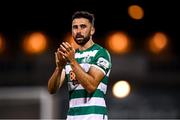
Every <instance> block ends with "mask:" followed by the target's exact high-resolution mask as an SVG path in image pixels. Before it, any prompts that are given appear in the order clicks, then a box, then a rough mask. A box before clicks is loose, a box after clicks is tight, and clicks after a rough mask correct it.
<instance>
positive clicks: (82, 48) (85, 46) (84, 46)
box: [79, 39, 94, 51]
mask: <svg viewBox="0 0 180 120" xmlns="http://www.w3.org/2000/svg"><path fill="white" fill-rule="evenodd" d="M93 44H94V42H93V40H92V39H90V40H89V41H88V42H87V43H86V44H85V45H82V46H81V45H80V46H79V50H80V51H82V50H86V49H88V48H90V47H91V46H92V45H93Z"/></svg>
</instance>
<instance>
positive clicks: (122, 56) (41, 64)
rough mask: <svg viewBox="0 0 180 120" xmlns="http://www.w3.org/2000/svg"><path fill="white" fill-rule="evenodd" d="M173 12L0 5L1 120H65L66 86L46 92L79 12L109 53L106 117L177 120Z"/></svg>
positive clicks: (135, 5)
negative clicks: (91, 19)
mask: <svg viewBox="0 0 180 120" xmlns="http://www.w3.org/2000/svg"><path fill="white" fill-rule="evenodd" d="M97 2H99V3H97ZM178 9H179V4H178V3H177V1H175V0H167V1H163V0H162V1H161V0H156V1H155V0H148V1H147V0H146V1H143V0H141V1H140V0H128V1H126V0H120V1H115V0H111V1H95V0H86V1H83V0H76V1H70V0H67V1H59V2H55V1H24V2H22V1H21V3H20V2H19V3H17V1H6V2H1V7H0V15H1V19H0V119H5V118H6V119H12V118H16V119H20V118H21V119H41V118H42V119H44V118H46V119H59V118H61V119H63V118H65V117H66V113H67V109H68V93H67V86H66V84H65V85H63V87H62V88H61V89H60V90H59V91H58V92H57V94H55V95H50V94H49V93H48V92H47V82H48V79H49V77H50V76H51V74H52V72H53V70H54V68H55V63H54V52H55V51H56V49H57V48H58V46H59V44H60V43H61V42H62V41H69V42H72V38H71V35H70V30H71V15H72V14H73V13H74V12H75V11H77V10H87V11H90V12H93V13H94V14H95V17H96V20H95V27H96V33H95V36H94V39H95V42H97V43H98V44H100V45H102V46H104V47H106V48H107V49H108V50H109V51H110V53H111V57H112V65H113V67H112V71H111V75H110V81H109V86H108V93H107V106H108V110H109V118H111V119H120V118H124V119H128V118H136V119H146V118H147V119H155V118H157V119H163V118H167V119H177V118H180V102H179V101H180V94H179V90H180V87H179V86H180V62H179V60H180V58H179V55H180V53H179V50H180V48H179V45H178V43H179V42H178V40H179V38H180V36H179V31H178V30H179V27H180V26H179V25H180V22H179V21H180V20H179V15H178V14H179V13H178V11H179V10H178Z"/></svg>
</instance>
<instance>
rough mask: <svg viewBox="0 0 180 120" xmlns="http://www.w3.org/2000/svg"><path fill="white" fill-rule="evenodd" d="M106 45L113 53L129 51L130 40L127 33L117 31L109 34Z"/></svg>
mask: <svg viewBox="0 0 180 120" xmlns="http://www.w3.org/2000/svg"><path fill="white" fill-rule="evenodd" d="M106 46H107V48H108V49H109V50H110V51H111V52H113V53H118V54H123V53H127V52H129V50H130V40H129V38H128V36H127V35H126V34H125V33H123V32H115V33H112V34H110V35H109V36H108V38H107V40H106Z"/></svg>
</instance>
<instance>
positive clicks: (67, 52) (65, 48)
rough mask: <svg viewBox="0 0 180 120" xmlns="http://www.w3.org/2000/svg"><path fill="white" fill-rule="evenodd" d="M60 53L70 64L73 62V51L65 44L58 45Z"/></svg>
mask: <svg viewBox="0 0 180 120" xmlns="http://www.w3.org/2000/svg"><path fill="white" fill-rule="evenodd" d="M60 48H61V51H60V53H61V54H62V55H63V56H64V57H65V58H66V59H67V60H68V61H69V62H72V61H74V60H75V49H74V48H73V47H72V46H71V45H70V44H69V43H67V42H63V43H62V44H61V45H60Z"/></svg>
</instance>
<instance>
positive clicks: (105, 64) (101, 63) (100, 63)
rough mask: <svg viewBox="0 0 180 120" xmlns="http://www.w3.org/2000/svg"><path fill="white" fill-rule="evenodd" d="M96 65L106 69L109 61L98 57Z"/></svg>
mask: <svg viewBox="0 0 180 120" xmlns="http://www.w3.org/2000/svg"><path fill="white" fill-rule="evenodd" d="M97 65H99V66H101V67H103V68H104V69H107V68H108V67H109V62H108V61H107V60H106V59H104V58H102V57H100V58H99V59H98V61H97Z"/></svg>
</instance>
